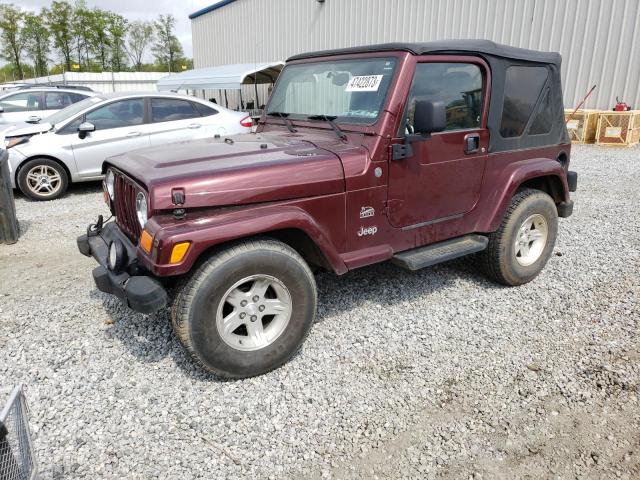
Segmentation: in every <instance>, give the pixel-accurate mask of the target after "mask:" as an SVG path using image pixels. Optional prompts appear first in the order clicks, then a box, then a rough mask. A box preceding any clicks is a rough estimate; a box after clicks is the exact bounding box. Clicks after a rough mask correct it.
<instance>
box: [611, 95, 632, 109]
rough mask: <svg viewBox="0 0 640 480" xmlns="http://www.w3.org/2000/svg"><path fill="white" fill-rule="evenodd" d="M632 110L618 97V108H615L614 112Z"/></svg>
mask: <svg viewBox="0 0 640 480" xmlns="http://www.w3.org/2000/svg"><path fill="white" fill-rule="evenodd" d="M629 110H631V106H629V105H627V104H626V103H625V102H621V101H620V100H618V97H616V106H615V107H613V111H614V112H627V111H629Z"/></svg>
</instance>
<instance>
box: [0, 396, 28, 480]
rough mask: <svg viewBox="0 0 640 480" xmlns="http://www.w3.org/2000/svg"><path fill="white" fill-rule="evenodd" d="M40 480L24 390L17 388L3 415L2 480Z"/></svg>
mask: <svg viewBox="0 0 640 480" xmlns="http://www.w3.org/2000/svg"><path fill="white" fill-rule="evenodd" d="M34 478H36V460H35V456H34V453H33V442H32V441H31V431H30V430H29V422H28V420H27V404H26V401H25V398H24V395H23V393H22V387H21V386H18V387H16V388H15V389H14V390H13V392H12V393H11V395H10V396H9V401H8V402H7V404H6V405H5V407H4V409H3V410H2V412H0V479H2V480H31V479H34Z"/></svg>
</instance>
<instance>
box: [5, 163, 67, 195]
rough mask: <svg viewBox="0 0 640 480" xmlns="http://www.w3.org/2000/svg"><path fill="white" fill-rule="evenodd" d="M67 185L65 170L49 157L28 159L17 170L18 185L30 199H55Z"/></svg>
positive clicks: (65, 189) (64, 190) (62, 192)
mask: <svg viewBox="0 0 640 480" xmlns="http://www.w3.org/2000/svg"><path fill="white" fill-rule="evenodd" d="M68 186H69V177H68V176H67V171H66V170H65V169H64V167H63V166H62V165H61V164H60V163H58V162H56V161H55V160H51V159H50V158H34V159H32V160H29V161H28V162H26V163H25V164H24V165H23V166H22V167H21V168H20V171H19V172H18V187H20V191H21V192H22V193H24V194H25V195H26V196H27V197H29V198H31V199H32V200H55V199H56V198H60V197H61V196H62V195H64V193H65V192H66V191H67V187H68Z"/></svg>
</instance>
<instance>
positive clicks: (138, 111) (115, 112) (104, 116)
mask: <svg viewBox="0 0 640 480" xmlns="http://www.w3.org/2000/svg"><path fill="white" fill-rule="evenodd" d="M85 121H86V122H89V123H93V124H94V125H95V127H96V130H106V129H109V128H121V127H131V126H134V125H141V124H142V123H143V122H144V99H143V98H133V99H129V100H120V101H118V102H113V103H109V104H108V105H105V106H103V107H99V108H96V109H95V110H93V111H91V112H89V113H87V114H86V116H85Z"/></svg>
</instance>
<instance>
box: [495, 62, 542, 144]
mask: <svg viewBox="0 0 640 480" xmlns="http://www.w3.org/2000/svg"><path fill="white" fill-rule="evenodd" d="M548 75H549V73H548V71H547V69H546V68H545V67H523V66H517V65H514V66H511V67H509V68H508V69H507V75H506V80H505V89H504V104H503V106H502V119H501V121H500V135H502V136H503V137H504V138H509V137H519V136H521V135H522V134H523V132H524V128H525V127H526V125H527V122H528V121H529V117H530V116H531V113H532V112H533V107H534V106H535V104H536V100H538V97H539V96H540V92H541V90H542V87H544V85H545V83H546V81H547V77H548ZM543 103H544V102H543ZM531 133H533V132H531Z"/></svg>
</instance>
